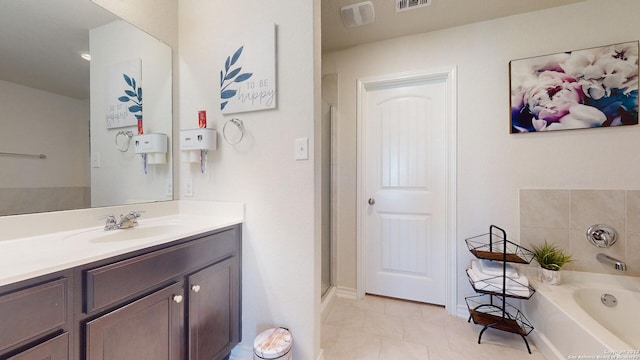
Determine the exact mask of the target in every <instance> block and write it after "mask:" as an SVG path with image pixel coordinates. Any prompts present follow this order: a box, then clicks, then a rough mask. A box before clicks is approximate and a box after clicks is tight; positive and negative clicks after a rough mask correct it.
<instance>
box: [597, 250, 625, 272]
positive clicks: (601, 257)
mask: <svg viewBox="0 0 640 360" xmlns="http://www.w3.org/2000/svg"><path fill="white" fill-rule="evenodd" d="M596 259H598V261H600V262H601V263H604V264H609V265H613V266H614V267H615V268H616V270H620V271H627V264H625V263H624V262H622V261H620V260H618V259H616V258H613V257H611V256H609V255H605V254H603V253H599V254H598V255H596Z"/></svg>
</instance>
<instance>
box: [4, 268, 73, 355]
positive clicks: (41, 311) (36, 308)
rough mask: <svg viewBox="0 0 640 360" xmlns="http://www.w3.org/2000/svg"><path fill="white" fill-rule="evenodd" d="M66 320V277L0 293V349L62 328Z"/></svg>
mask: <svg viewBox="0 0 640 360" xmlns="http://www.w3.org/2000/svg"><path fill="white" fill-rule="evenodd" d="M66 319H67V279H66V278H62V279H57V280H53V281H50V282H47V283H44V284H40V285H36V286H32V287H29V288H26V289H23V290H18V291H15V292H11V293H8V294H4V295H1V296H0V322H1V325H0V352H1V351H2V350H4V349H7V348H9V347H12V346H15V345H18V344H20V343H22V342H24V341H27V340H30V339H34V338H36V337H38V336H42V335H45V334H47V333H50V332H52V331H53V330H56V329H59V328H60V327H62V326H63V325H64V324H65V322H66Z"/></svg>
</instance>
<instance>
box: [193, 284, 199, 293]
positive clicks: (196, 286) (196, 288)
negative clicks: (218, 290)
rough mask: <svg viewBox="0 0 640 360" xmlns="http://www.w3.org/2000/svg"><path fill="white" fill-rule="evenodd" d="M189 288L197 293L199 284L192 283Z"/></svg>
mask: <svg viewBox="0 0 640 360" xmlns="http://www.w3.org/2000/svg"><path fill="white" fill-rule="evenodd" d="M191 290H193V292H196V293H197V292H198V291H200V285H193V286H192V287H191Z"/></svg>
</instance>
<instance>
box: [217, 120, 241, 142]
mask: <svg viewBox="0 0 640 360" xmlns="http://www.w3.org/2000/svg"><path fill="white" fill-rule="evenodd" d="M229 123H231V124H233V125H235V126H236V127H237V128H238V130H240V138H239V139H238V140H236V141H233V142H232V141H229V138H228V137H227V125H229ZM222 137H223V138H224V141H226V142H227V144H229V145H236V144H238V143H240V141H242V139H244V124H243V123H242V120H240V119H236V118H232V119H230V120H228V121H227V122H226V123H224V126H223V127H222Z"/></svg>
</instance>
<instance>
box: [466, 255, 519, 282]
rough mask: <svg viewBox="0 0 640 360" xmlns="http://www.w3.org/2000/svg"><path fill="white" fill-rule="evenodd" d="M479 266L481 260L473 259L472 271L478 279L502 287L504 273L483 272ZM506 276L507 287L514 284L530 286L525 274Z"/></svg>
mask: <svg viewBox="0 0 640 360" xmlns="http://www.w3.org/2000/svg"><path fill="white" fill-rule="evenodd" d="M479 268H480V261H479V260H472V261H471V271H473V275H474V277H475V278H476V279H478V280H481V281H486V282H488V283H490V284H495V285H499V286H500V288H502V273H500V274H499V275H487V274H485V273H482V272H481V271H480V269H479ZM516 274H517V272H516ZM506 278H507V281H506V283H507V288H509V287H510V286H514V287H521V286H524V287H527V286H529V279H527V277H526V276H525V275H519V276H516V277H512V276H506Z"/></svg>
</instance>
